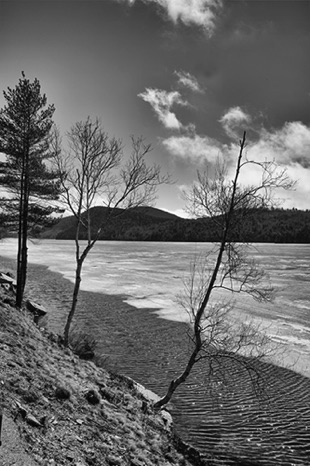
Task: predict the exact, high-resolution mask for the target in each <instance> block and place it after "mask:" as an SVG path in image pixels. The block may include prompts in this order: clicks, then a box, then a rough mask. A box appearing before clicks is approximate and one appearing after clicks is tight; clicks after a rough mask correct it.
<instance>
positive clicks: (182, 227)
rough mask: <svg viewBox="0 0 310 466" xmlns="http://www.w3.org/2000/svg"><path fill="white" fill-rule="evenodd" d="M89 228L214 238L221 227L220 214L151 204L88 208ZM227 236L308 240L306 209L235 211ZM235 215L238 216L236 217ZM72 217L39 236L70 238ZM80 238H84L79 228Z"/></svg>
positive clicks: (108, 235)
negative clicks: (189, 213) (192, 214)
mask: <svg viewBox="0 0 310 466" xmlns="http://www.w3.org/2000/svg"><path fill="white" fill-rule="evenodd" d="M90 215H91V217H92V219H91V224H92V228H93V231H94V232H96V231H97V230H98V226H101V225H102V229H101V232H100V236H99V239H101V240H116V241H179V242H189V241H192V242H204V241H205V242H215V241H218V239H219V236H220V230H221V217H220V216H219V217H217V218H216V219H214V218H213V219H210V218H199V219H184V218H180V217H177V216H176V215H173V214H170V213H168V212H165V211H162V210H160V209H155V208H152V207H137V208H134V209H129V210H122V209H114V210H112V211H111V210H108V209H107V208H104V207H94V208H92V209H91V211H90ZM236 215H237V217H236V221H235V228H233V229H232V233H231V235H232V236H231V238H230V239H231V240H232V241H236V242H240V241H246V242H266V243H310V211H309V210H306V211H303V210H297V209H271V210H267V209H259V210H252V211H250V212H247V215H246V216H243V214H242V212H240V213H237V214H236ZM238 215H239V218H238ZM75 232H76V219H75V217H73V216H69V217H64V218H62V219H61V220H59V221H58V222H56V223H55V225H54V226H53V227H52V228H50V229H48V230H46V231H45V232H44V233H43V234H42V237H43V238H54V239H74V237H75ZM80 238H81V239H86V230H83V228H81V231H80Z"/></svg>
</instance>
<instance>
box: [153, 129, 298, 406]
mask: <svg viewBox="0 0 310 466" xmlns="http://www.w3.org/2000/svg"><path fill="white" fill-rule="evenodd" d="M245 144H246V134H245V133H244V134H243V139H242V140H241V141H240V151H239V156H238V159H237V164H236V169H235V174H234V178H233V180H230V179H227V170H226V167H225V165H224V164H220V163H219V164H218V166H217V168H216V171H215V175H214V176H213V177H211V176H209V173H208V172H203V173H198V181H197V182H195V183H194V185H193V187H192V189H191V190H190V191H188V192H187V193H186V198H187V201H188V204H189V210H190V211H191V213H192V214H194V215H195V216H197V217H202V216H207V217H209V218H210V219H211V220H212V222H214V223H215V224H216V226H217V229H216V230H217V232H218V234H219V237H218V243H217V246H216V250H215V251H212V254H207V255H206V257H204V258H203V260H202V261H198V262H196V263H194V265H193V267H192V271H191V275H190V279H189V280H188V282H187V283H186V286H185V293H184V296H183V298H182V300H181V304H182V306H183V307H184V308H185V309H186V311H187V312H188V314H189V316H190V322H191V326H192V333H191V343H192V348H191V353H190V356H189V359H188V361H187V362H186V363H185V367H184V370H183V371H182V372H181V373H180V375H179V376H178V377H177V378H176V379H174V380H172V381H171V383H170V385H169V387H168V389H167V392H166V394H165V396H164V397H162V398H161V399H160V400H159V401H157V402H156V403H155V408H160V407H162V406H163V405H165V404H166V403H168V402H169V401H170V399H171V397H172V396H173V394H174V392H175V390H176V389H177V388H178V387H179V386H180V385H181V384H182V383H184V382H185V381H186V379H187V378H188V377H189V375H190V373H191V371H192V369H193V367H194V366H195V364H197V363H198V362H199V361H201V360H204V359H205V360H207V361H208V363H209V365H210V367H211V368H212V367H213V366H215V365H220V364H221V362H222V361H223V360H225V359H226V360H227V359H231V360H232V361H235V362H237V363H239V364H240V365H243V366H245V368H246V370H247V371H248V373H249V375H250V376H252V375H253V373H254V372H255V365H253V364H252V359H251V358H249V359H247V360H246V359H244V358H238V355H244V354H247V355H250V356H254V357H255V358H258V357H262V356H263V355H264V348H266V345H265V340H266V337H265V336H264V334H261V333H260V332H259V331H258V329H257V328H255V327H253V326H252V325H249V324H246V323H244V322H242V323H241V324H237V323H234V320H233V318H232V313H231V310H232V305H231V302H230V299H231V295H233V294H234V293H246V294H248V295H250V296H252V297H253V298H254V299H255V300H257V301H262V302H268V301H270V300H271V299H272V297H273V289H272V287H271V286H270V285H268V284H266V282H265V275H264V271H263V270H261V269H260V268H259V267H258V266H257V264H256V263H255V262H254V261H253V260H250V259H249V258H248V257H247V248H248V245H247V244H246V243H242V242H241V243H235V242H234V241H233V238H234V237H235V235H236V232H238V231H240V230H242V225H243V222H244V220H245V218H246V217H247V216H248V215H249V214H251V213H252V212H253V209H254V210H255V209H259V208H261V207H264V208H265V207H266V206H268V205H272V196H271V194H272V190H273V189H274V188H280V187H281V188H284V189H289V188H291V187H292V182H291V181H290V179H289V178H288V177H287V175H286V172H285V170H278V168H277V166H276V164H275V163H274V162H263V163H260V162H256V161H251V160H248V159H247V157H245V155H244V150H245ZM251 164H255V166H256V168H259V169H260V170H261V179H260V180H259V181H258V183H257V185H252V186H246V187H244V186H242V185H241V184H240V182H239V179H240V173H241V171H242V170H244V168H245V167H246V166H248V165H251ZM219 290H221V291H222V293H223V292H224V291H226V292H227V293H228V297H229V299H228V300H222V299H220V296H219V294H218V291H219Z"/></svg>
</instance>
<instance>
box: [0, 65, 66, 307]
mask: <svg viewBox="0 0 310 466" xmlns="http://www.w3.org/2000/svg"><path fill="white" fill-rule="evenodd" d="M3 95H4V98H5V100H6V105H5V106H4V108H3V109H1V110H0V152H2V153H4V154H5V155H6V161H5V162H1V164H0V185H2V188H3V189H2V192H3V190H4V191H5V192H6V195H5V196H3V197H2V198H1V203H0V208H1V210H2V215H3V216H4V218H5V222H4V223H5V224H6V228H7V230H8V231H11V232H13V231H16V232H17V233H18V253H17V293H16V306H17V307H21V305H22V300H23V293H24V288H25V284H26V275H27V260H28V258H27V240H28V234H29V233H30V232H37V231H38V230H39V229H40V225H43V224H44V223H45V222H46V221H47V219H48V217H49V215H50V214H51V213H52V212H53V211H54V210H57V208H56V207H55V208H53V207H52V206H51V205H49V202H50V201H51V200H56V199H57V197H58V194H59V182H58V173H57V172H55V171H52V170H50V169H49V168H48V166H47V161H48V159H50V158H51V157H52V155H53V154H52V151H51V149H50V147H51V144H50V142H51V133H52V132H51V130H52V127H53V120H52V117H53V114H54V111H55V108H54V106H53V105H48V106H47V98H46V96H45V94H43V95H42V94H41V86H40V82H39V81H38V79H34V81H33V82H30V81H29V80H28V79H26V77H25V74H24V73H22V78H21V79H20V80H19V82H18V84H17V85H16V87H15V88H14V89H11V88H8V90H7V91H4V92H3Z"/></svg>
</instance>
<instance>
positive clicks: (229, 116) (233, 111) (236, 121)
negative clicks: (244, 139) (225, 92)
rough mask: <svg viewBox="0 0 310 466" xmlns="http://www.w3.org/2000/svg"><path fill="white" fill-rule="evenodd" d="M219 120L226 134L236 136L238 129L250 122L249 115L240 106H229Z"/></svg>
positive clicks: (243, 127)
mask: <svg viewBox="0 0 310 466" xmlns="http://www.w3.org/2000/svg"><path fill="white" fill-rule="evenodd" d="M219 121H220V123H222V125H223V128H224V129H225V131H226V134H227V135H228V136H230V137H231V138H237V137H238V134H239V133H240V129H242V130H244V129H246V126H247V125H248V124H249V123H250V122H251V117H250V115H248V114H247V113H245V112H244V111H243V110H242V109H241V108H240V107H231V108H230V109H229V110H227V112H226V113H225V114H224V115H223V116H222V118H221V119H220V120H219ZM238 130H239V131H238Z"/></svg>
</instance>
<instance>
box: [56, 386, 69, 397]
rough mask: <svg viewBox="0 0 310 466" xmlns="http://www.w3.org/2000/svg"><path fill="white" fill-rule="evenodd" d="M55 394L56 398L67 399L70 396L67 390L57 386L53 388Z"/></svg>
mask: <svg viewBox="0 0 310 466" xmlns="http://www.w3.org/2000/svg"><path fill="white" fill-rule="evenodd" d="M55 396H56V398H58V400H68V399H69V398H70V396H71V394H70V392H69V390H67V389H66V388H64V387H57V388H56V390H55Z"/></svg>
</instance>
